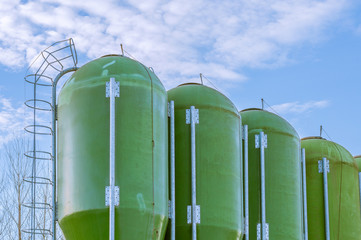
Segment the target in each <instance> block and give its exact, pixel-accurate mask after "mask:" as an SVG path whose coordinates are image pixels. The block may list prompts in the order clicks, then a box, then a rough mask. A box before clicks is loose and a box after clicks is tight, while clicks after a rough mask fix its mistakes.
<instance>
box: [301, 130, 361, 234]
mask: <svg viewBox="0 0 361 240" xmlns="http://www.w3.org/2000/svg"><path fill="white" fill-rule="evenodd" d="M301 143H302V147H303V148H305V150H306V166H307V167H306V173H307V215H308V239H309V240H319V239H325V210H324V189H323V173H320V172H319V170H318V161H319V160H322V159H323V158H327V160H329V166H330V172H329V173H328V174H327V179H328V198H329V201H328V203H329V219H330V239H331V240H341V239H342V240H343V239H345V240H346V239H347V240H360V239H361V220H360V200H359V191H358V168H357V165H356V163H355V161H354V159H353V157H352V155H351V154H350V153H349V152H348V151H347V150H346V149H345V148H344V147H342V146H340V145H338V144H337V143H334V142H331V141H327V140H326V139H323V138H320V137H310V138H304V139H302V141H301Z"/></svg>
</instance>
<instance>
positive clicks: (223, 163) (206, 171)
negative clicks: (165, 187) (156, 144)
mask: <svg viewBox="0 0 361 240" xmlns="http://www.w3.org/2000/svg"><path fill="white" fill-rule="evenodd" d="M168 97H169V100H170V101H171V100H174V104H175V139H176V141H175V142H176V145H175V147H176V149H175V154H176V181H175V184H176V238H177V239H181V240H187V239H189V240H190V239H192V238H191V229H192V228H191V224H187V205H191V142H190V125H188V124H186V109H189V108H190V106H195V108H196V109H199V124H197V125H196V172H197V184H196V185H197V205H200V208H201V223H200V224H197V237H198V238H197V239H198V240H212V239H214V240H220V239H225V240H226V239H227V240H228V239H240V238H241V237H242V234H243V232H242V230H241V229H243V222H242V221H243V211H242V200H241V199H242V195H241V193H242V191H241V188H242V184H241V144H240V131H241V129H240V117H239V114H238V112H237V109H236V108H235V106H234V105H233V104H232V102H231V101H230V100H229V99H227V98H226V97H225V96H224V95H222V94H220V93H219V92H217V91H216V90H214V89H211V88H208V87H205V86H203V85H198V84H186V85H181V86H179V87H177V88H174V89H171V90H169V91H168ZM169 228H170V224H169V226H168V231H169ZM166 239H170V238H169V236H167V237H166Z"/></svg>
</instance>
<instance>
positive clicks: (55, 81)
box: [52, 67, 78, 240]
mask: <svg viewBox="0 0 361 240" xmlns="http://www.w3.org/2000/svg"><path fill="white" fill-rule="evenodd" d="M76 70H78V68H77V67H72V68H68V69H65V70H63V71H61V72H60V73H59V74H58V75H57V76H56V77H55V79H54V81H53V85H52V130H53V136H52V157H53V173H52V174H53V176H52V182H53V191H52V232H53V237H52V239H53V240H56V221H57V216H56V212H57V209H56V187H57V186H56V163H57V162H56V161H57V160H56V132H57V129H56V120H57V119H56V116H57V113H56V111H57V108H56V87H57V85H58V82H59V80H60V78H61V77H62V76H64V75H65V74H67V73H70V72H75V71H76Z"/></svg>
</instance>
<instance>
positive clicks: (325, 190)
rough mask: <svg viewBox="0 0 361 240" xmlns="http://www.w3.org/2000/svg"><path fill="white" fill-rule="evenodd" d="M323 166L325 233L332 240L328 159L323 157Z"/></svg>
mask: <svg viewBox="0 0 361 240" xmlns="http://www.w3.org/2000/svg"><path fill="white" fill-rule="evenodd" d="M322 166H323V194H324V202H325V233H326V240H330V218H329V208H328V180H327V172H328V168H327V159H326V158H323V159H322Z"/></svg>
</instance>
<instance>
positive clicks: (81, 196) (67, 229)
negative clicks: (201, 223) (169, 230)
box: [57, 55, 168, 240]
mask: <svg viewBox="0 0 361 240" xmlns="http://www.w3.org/2000/svg"><path fill="white" fill-rule="evenodd" d="M111 77H112V78H115V81H118V82H119V83H120V87H119V90H120V94H119V95H120V96H119V97H117V98H115V108H116V109H115V115H116V120H115V143H116V145H115V186H119V196H120V197H119V198H120V199H119V201H120V203H119V206H118V207H115V239H118V240H120V239H124V240H129V239H134V240H139V239H163V238H164V235H165V230H166V227H167V222H168V145H167V144H168V140H167V138H168V130H167V129H168V127H167V124H168V118H167V93H166V91H165V89H164V87H163V85H162V84H161V82H160V81H159V79H158V78H157V76H156V75H155V74H154V73H153V72H152V71H150V70H149V69H148V68H147V67H145V66H144V65H142V64H141V63H139V62H137V61H134V60H132V59H129V58H127V57H123V56H117V55H109V56H105V57H102V58H99V59H96V60H94V61H92V62H89V63H87V64H85V65H84V66H83V67H81V68H80V69H79V70H78V71H76V72H75V73H74V74H73V75H72V76H71V77H70V79H69V80H68V81H67V82H66V83H65V85H64V87H63V88H62V90H61V92H60V95H59V101H58V102H59V103H58V114H57V117H58V178H57V184H58V219H59V223H60V226H61V228H62V230H63V233H64V235H65V237H66V239H67V240H82V239H86V240H89V239H99V240H104V239H109V220H108V219H109V208H108V207H106V206H105V188H106V186H108V185H109V131H110V130H109V111H110V110H109V104H110V103H109V101H110V100H109V98H107V97H106V95H105V93H106V82H108V81H109V79H110V78H111Z"/></svg>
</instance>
